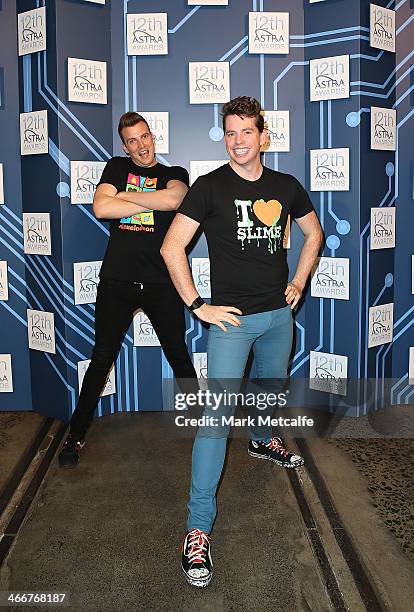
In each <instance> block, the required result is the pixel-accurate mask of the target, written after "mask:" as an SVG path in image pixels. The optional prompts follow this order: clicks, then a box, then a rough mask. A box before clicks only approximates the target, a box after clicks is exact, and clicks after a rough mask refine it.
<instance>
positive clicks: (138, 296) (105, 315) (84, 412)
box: [70, 279, 198, 438]
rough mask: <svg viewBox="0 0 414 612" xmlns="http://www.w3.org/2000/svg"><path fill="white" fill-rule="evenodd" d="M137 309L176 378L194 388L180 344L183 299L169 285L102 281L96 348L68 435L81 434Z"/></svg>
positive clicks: (193, 377)
mask: <svg viewBox="0 0 414 612" xmlns="http://www.w3.org/2000/svg"><path fill="white" fill-rule="evenodd" d="M138 308H142V310H143V311H144V312H145V314H146V315H147V317H148V318H149V320H150V321H151V323H152V326H153V327H154V330H155V333H156V334H157V336H158V339H159V341H160V344H161V347H162V349H163V351H164V354H165V356H166V358H167V360H168V362H169V364H170V366H171V368H172V370H173V372H174V376H175V377H176V379H181V380H182V382H183V385H184V386H186V385H187V387H188V386H190V387H192V390H194V388H195V387H197V388H198V386H197V375H196V372H195V370H194V366H193V364H192V361H191V359H190V356H189V354H188V350H187V346H186V344H185V340H184V336H185V317H184V306H183V303H182V301H181V299H180V297H179V295H178V293H177V292H176V291H175V289H174V287H173V286H172V285H170V284H141V283H132V282H124V281H116V280H112V279H101V281H100V283H99V286H98V292H97V296H96V305H95V346H94V348H93V351H92V357H91V363H90V364H89V368H88V369H87V371H86V374H85V377H84V379H83V384H82V390H81V393H80V396H79V400H78V403H77V406H76V409H75V411H74V413H73V415H72V419H71V422H70V432H71V434H72V435H74V436H76V437H78V438H82V437H83V436H84V435H85V433H86V431H87V429H88V427H89V426H90V424H91V422H92V419H93V413H94V411H95V408H96V405H97V403H98V400H99V396H100V393H101V391H102V389H103V387H104V385H105V382H106V378H107V376H108V373H109V370H110V368H111V366H112V364H113V362H114V361H115V359H116V357H117V355H118V352H119V350H120V348H121V344H122V341H123V339H124V336H125V334H126V332H127V330H128V327H129V325H130V323H131V321H132V318H133V315H134V312H135V311H136V310H137V309H138ZM178 384H179V386H181V385H180V380H178Z"/></svg>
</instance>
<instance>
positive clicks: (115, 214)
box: [59, 112, 196, 467]
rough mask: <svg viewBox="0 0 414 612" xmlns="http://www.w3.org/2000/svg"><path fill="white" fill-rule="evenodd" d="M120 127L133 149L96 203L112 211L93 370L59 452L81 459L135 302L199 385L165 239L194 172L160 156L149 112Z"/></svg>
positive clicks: (116, 165) (108, 174)
mask: <svg viewBox="0 0 414 612" xmlns="http://www.w3.org/2000/svg"><path fill="white" fill-rule="evenodd" d="M118 133H119V136H120V138H121V140H122V147H123V149H124V151H125V153H126V154H127V156H128V157H113V158H112V159H110V160H109V161H108V163H107V164H106V166H105V169H104V171H103V173H102V177H101V180H100V182H99V185H98V187H97V188H96V192H95V197H94V200H93V211H94V213H95V216H96V217H97V218H98V219H111V228H110V238H109V243H108V247H107V250H106V254H105V257H104V260H103V263H102V268H101V272H100V283H99V286H98V292H97V297H96V306H95V346H94V348H93V352H92V358H91V363H90V365H89V368H88V370H87V372H86V374H85V378H84V380H83V384H82V390H81V393H80V396H79V401H78V404H77V406H76V410H75V411H74V413H73V415H72V419H71V422H70V434H69V436H68V438H67V439H66V441H65V444H64V446H63V449H62V451H61V452H60V455H59V463H60V465H61V466H63V467H75V466H76V465H77V463H78V461H79V451H80V450H81V448H82V447H83V445H84V440H85V434H86V431H87V429H88V427H89V425H90V423H91V421H92V418H93V413H94V410H95V408H96V405H97V403H98V400H99V396H100V393H101V391H102V389H103V387H104V385H105V382H106V379H107V376H108V373H109V371H110V368H111V366H112V364H113V362H114V360H115V359H116V356H117V354H118V352H119V349H120V347H121V343H122V341H123V338H124V335H125V333H126V331H127V329H128V327H129V325H130V323H131V321H132V318H133V315H134V312H135V310H137V309H138V308H142V309H143V310H144V311H145V313H146V315H147V316H148V318H149V319H150V321H151V323H152V325H153V327H154V330H155V332H156V334H157V336H158V338H159V341H160V344H161V347H162V349H163V351H164V354H165V356H166V358H167V359H168V362H169V363H170V365H171V367H172V369H173V372H174V375H175V377H176V378H177V379H185V380H186V381H187V382H188V381H190V384H192V383H194V384H195V385H196V372H195V370H194V366H193V364H192V362H191V359H190V356H189V354H188V351H187V347H186V344H185V341H184V337H185V318H184V308H183V304H182V301H181V300H180V297H179V296H178V294H177V292H176V290H175V288H174V286H173V285H172V283H171V279H170V277H169V275H168V272H167V269H166V267H165V264H164V262H163V260H162V258H161V255H160V247H161V244H162V241H163V239H164V237H165V234H166V233H167V230H168V228H169V226H170V224H171V222H172V220H173V218H174V215H175V210H176V209H177V208H178V207H179V206H180V204H181V201H182V199H183V197H184V195H185V194H186V192H187V187H188V173H187V171H186V170H184V168H181V167H179V166H173V167H167V166H163V165H162V164H160V163H159V162H158V161H157V159H156V157H155V145H154V136H153V134H152V133H151V131H150V129H149V127H148V124H147V122H146V120H145V119H144V117H142V116H141V115H139V114H138V113H133V112H128V113H125V114H124V115H122V117H121V118H120V120H119V125H118Z"/></svg>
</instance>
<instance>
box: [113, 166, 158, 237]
mask: <svg viewBox="0 0 414 612" xmlns="http://www.w3.org/2000/svg"><path fill="white" fill-rule="evenodd" d="M156 189H157V178H151V177H149V176H135V174H132V173H131V172H130V173H129V174H128V181H127V186H126V188H125V191H140V192H142V191H156ZM120 224H121V225H120V226H119V228H120V229H128V230H129V229H132V228H130V227H125V226H128V225H147V226H148V225H152V226H153V225H154V211H153V210H146V211H145V212H141V213H137V214H136V215H131V216H130V217H123V218H122V219H121V220H120ZM151 231H154V229H153V228H152V230H151Z"/></svg>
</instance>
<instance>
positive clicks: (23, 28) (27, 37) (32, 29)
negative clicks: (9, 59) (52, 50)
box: [17, 6, 46, 55]
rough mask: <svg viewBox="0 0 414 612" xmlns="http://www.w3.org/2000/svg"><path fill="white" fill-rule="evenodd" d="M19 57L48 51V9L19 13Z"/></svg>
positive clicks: (41, 8) (42, 8)
mask: <svg viewBox="0 0 414 612" xmlns="http://www.w3.org/2000/svg"><path fill="white" fill-rule="evenodd" d="M17 35H18V40H19V55H27V54H28V53H35V52H36V51H44V50H45V49H46V7H44V6H42V7H39V8H36V9H33V10H32V11H26V12H25V13H19V15H18V17H17Z"/></svg>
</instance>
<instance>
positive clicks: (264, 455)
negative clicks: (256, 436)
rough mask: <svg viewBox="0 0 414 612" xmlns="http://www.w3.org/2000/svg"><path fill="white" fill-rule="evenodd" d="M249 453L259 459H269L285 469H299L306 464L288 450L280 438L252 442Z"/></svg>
mask: <svg viewBox="0 0 414 612" xmlns="http://www.w3.org/2000/svg"><path fill="white" fill-rule="evenodd" d="M248 453H249V455H250V456H251V457H256V458H257V459H267V460H268V461H273V462H274V463H277V464H278V465H281V466H282V467H285V468H298V467H300V466H301V465H303V464H304V461H303V459H302V457H300V456H299V455H294V454H293V453H290V452H289V451H287V450H286V448H285V447H284V446H283V442H282V440H281V439H280V438H271V439H270V441H269V442H267V443H266V442H263V441H256V440H250V442H249V450H248Z"/></svg>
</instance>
